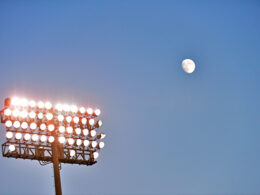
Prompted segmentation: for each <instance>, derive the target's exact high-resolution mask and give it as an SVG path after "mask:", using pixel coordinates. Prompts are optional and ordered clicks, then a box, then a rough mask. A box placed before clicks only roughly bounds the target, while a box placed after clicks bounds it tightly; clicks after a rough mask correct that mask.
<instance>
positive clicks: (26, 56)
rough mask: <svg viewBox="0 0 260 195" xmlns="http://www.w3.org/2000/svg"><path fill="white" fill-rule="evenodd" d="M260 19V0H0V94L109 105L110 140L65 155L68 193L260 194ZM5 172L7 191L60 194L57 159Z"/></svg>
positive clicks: (18, 163)
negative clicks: (92, 160)
mask: <svg viewBox="0 0 260 195" xmlns="http://www.w3.org/2000/svg"><path fill="white" fill-rule="evenodd" d="M259 20H260V3H259V1H228V2H227V1H222V2H221V1H218V2H213V1H211V2H210V1H208V2H207V1H55V2H52V1H3V0H1V1H0V78H1V82H0V92H1V93H0V101H1V102H3V100H4V98H5V97H6V96H12V95H14V94H17V95H22V96H26V97H29V98H34V99H35V100H40V99H42V100H47V99H48V100H50V101H52V102H57V101H58V100H61V101H65V102H68V103H77V104H78V105H93V106H99V107H100V108H101V109H102V111H103V112H102V119H103V121H104V126H103V131H105V132H106V134H107V137H106V140H105V141H106V147H105V149H103V151H102V152H101V155H100V157H99V162H98V163H97V164H96V165H95V166H92V167H85V166H78V165H63V166H62V170H61V177H62V186H63V192H64V194H65V195H70V194H87V192H88V193H89V194H101V195H103V194H104V195H106V194H107V195H114V194H116V195H124V194H126V195H131V194H154V195H155V194H169V195H170V194H183V195H201V194H202V195H208V194H218V195H219V194H221V195H222V194H232V195H234V194H247V195H249V194H260V141H259V139H260V138H259V137H260V123H259V121H260V120H259V110H260V103H259V100H260V87H259V85H260V76H259V75H260V63H259V56H260V22H259ZM185 58H191V59H193V60H194V61H195V63H196V65H197V67H196V70H195V72H194V73H193V74H191V75H188V74H186V73H184V72H183V70H182V69H181V61H182V60H183V59H185ZM1 130H2V131H1V134H0V135H1V139H0V140H1V143H3V142H4V128H3V126H2V127H1ZM0 173H1V174H0V179H1V182H0V189H1V191H0V194H43V195H45V194H53V193H54V183H53V172H52V166H51V165H47V166H45V167H41V166H40V165H39V163H38V162H37V161H29V160H15V159H7V158H3V157H1V158H0Z"/></svg>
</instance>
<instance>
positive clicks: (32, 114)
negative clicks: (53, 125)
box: [29, 111, 36, 119]
mask: <svg viewBox="0 0 260 195" xmlns="http://www.w3.org/2000/svg"><path fill="white" fill-rule="evenodd" d="M29 117H30V118H31V119H34V118H35V117H36V113H35V112H33V111H31V112H30V113H29Z"/></svg>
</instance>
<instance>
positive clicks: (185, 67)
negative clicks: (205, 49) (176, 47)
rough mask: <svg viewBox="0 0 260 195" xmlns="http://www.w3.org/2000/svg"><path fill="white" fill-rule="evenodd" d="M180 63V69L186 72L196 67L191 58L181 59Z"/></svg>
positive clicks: (189, 72) (192, 70)
mask: <svg viewBox="0 0 260 195" xmlns="http://www.w3.org/2000/svg"><path fill="white" fill-rule="evenodd" d="M181 65H182V69H183V70H184V71H185V72H186V73H188V74H191V73H193V72H194V70H195V67H196V66H195V63H194V61H193V60H191V59H185V60H183V61H182V64H181Z"/></svg>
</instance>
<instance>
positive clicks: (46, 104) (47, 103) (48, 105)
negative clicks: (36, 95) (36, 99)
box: [44, 102, 52, 110]
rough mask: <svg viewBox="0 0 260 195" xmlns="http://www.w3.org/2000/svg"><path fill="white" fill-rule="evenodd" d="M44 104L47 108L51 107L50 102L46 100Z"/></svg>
mask: <svg viewBox="0 0 260 195" xmlns="http://www.w3.org/2000/svg"><path fill="white" fill-rule="evenodd" d="M44 106H45V108H46V109H48V110H50V109H51V108H52V104H51V103H50V102H46V103H45V105H44Z"/></svg>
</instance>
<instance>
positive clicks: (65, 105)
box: [62, 104, 70, 112]
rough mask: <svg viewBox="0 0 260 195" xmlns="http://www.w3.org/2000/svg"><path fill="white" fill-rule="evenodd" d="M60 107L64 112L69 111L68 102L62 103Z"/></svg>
mask: <svg viewBox="0 0 260 195" xmlns="http://www.w3.org/2000/svg"><path fill="white" fill-rule="evenodd" d="M62 108H63V110H64V111H65V112H69V111H70V106H69V105H68V104H64V105H63V106H62Z"/></svg>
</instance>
